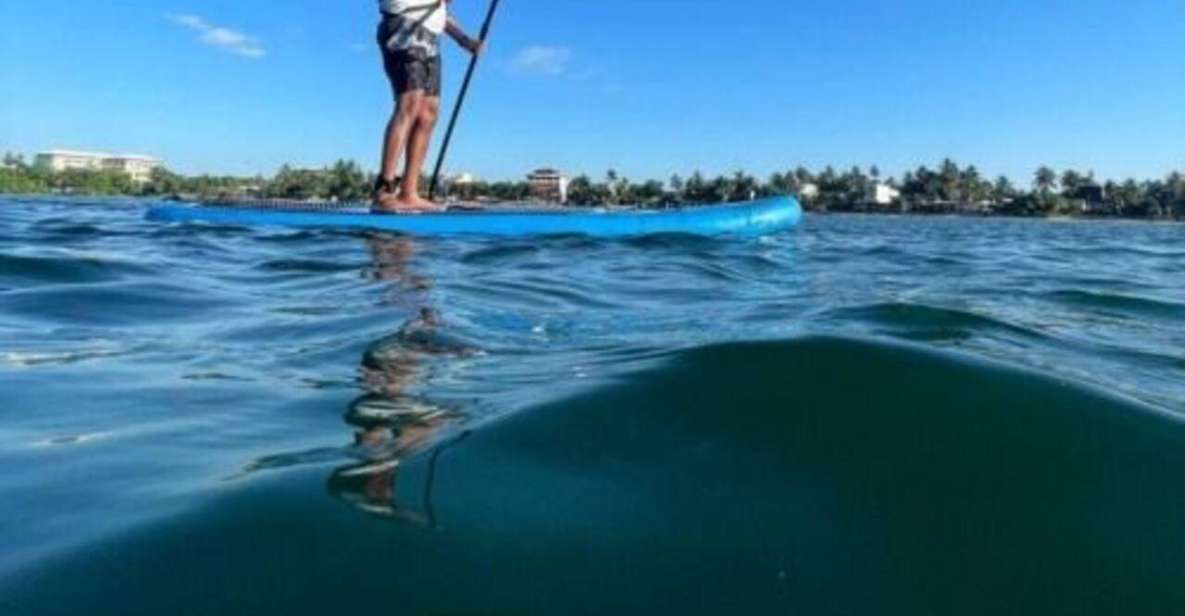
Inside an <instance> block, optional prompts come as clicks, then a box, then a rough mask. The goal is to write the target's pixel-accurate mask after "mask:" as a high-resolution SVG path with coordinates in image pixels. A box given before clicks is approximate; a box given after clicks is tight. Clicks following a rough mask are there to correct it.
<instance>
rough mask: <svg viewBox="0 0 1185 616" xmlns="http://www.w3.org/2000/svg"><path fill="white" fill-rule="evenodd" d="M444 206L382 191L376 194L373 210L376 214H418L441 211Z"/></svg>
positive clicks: (418, 198)
mask: <svg viewBox="0 0 1185 616" xmlns="http://www.w3.org/2000/svg"><path fill="white" fill-rule="evenodd" d="M444 209H445V208H444V206H442V205H439V204H436V203H433V202H431V201H427V200H424V199H421V198H420V197H418V196H417V197H414V198H412V199H408V198H405V197H403V196H401V195H396V194H394V193H389V192H382V193H379V194H378V195H376V196H375V198H374V206H373V207H372V208H371V211H372V212H374V213H376V214H416V213H424V212H439V211H442V210H444Z"/></svg>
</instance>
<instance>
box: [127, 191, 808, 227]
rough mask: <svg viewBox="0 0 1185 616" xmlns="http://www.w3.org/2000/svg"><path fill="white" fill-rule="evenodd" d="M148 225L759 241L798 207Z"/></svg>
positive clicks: (486, 212)
mask: <svg viewBox="0 0 1185 616" xmlns="http://www.w3.org/2000/svg"><path fill="white" fill-rule="evenodd" d="M147 217H148V219H149V220H153V221H158V222H176V223H209V224H219V225H239V226H264V227H296V228H327V229H361V230H374V231H395V232H399V233H408V234H412V235H460V234H476V235H507V236H525V235H556V234H569V233H574V234H583V235H592V236H600V237H623V236H634V235H649V234H654V233H692V234H697V235H721V234H737V235H763V234H769V233H776V232H778V231H784V230H786V229H790V228H793V227H794V226H795V225H797V224H798V222H799V220H801V219H802V208H801V207H800V206H799V204H798V201H796V200H794V199H792V198H790V197H775V198H770V199H763V200H760V201H749V202H745V203H730V204H723V205H710V206H696V207H684V208H677V209H667V210H643V209H632V208H614V209H588V208H542V207H541V208H522V207H519V208H504V207H493V208H486V209H476V210H449V211H446V212H440V213H431V214H372V213H370V212H369V211H368V210H367V209H366V208H365V206H362V205H359V206H357V207H356V208H351V207H349V206H341V205H338V206H334V208H333V209H331V210H318V209H313V208H306V209H299V206H295V205H293V206H291V207H281V208H274V207H252V206H250V205H234V206H228V205H161V206H157V207H153V208H152V209H150V210H149V211H148V214H147Z"/></svg>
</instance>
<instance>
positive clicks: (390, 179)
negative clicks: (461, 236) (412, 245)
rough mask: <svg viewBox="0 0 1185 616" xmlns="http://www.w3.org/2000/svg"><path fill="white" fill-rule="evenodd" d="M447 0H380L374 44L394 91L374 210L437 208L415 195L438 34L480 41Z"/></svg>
mask: <svg viewBox="0 0 1185 616" xmlns="http://www.w3.org/2000/svg"><path fill="white" fill-rule="evenodd" d="M449 1H450V0H379V10H380V11H381V12H382V20H381V21H380V22H379V28H378V44H379V49H380V50H381V52H382V56H383V70H384V71H385V72H386V73H387V78H388V80H390V82H391V90H392V92H393V93H394V95H395V112H394V113H393V114H392V116H391V121H390V122H388V123H387V132H386V136H385V139H384V140H383V154H382V166H381V168H380V172H379V177H378V180H377V181H376V182H375V188H374V209H375V211H378V212H419V211H424V210H434V209H438V206H437V205H436V204H434V203H432V202H431V201H427V200H425V199H422V198H421V197H420V195H419V185H420V172H421V170H422V169H423V167H424V158H425V157H426V156H427V154H428V143H429V141H430V140H431V138H432V130H433V129H434V128H435V127H436V118H437V116H439V115H440V90H441V57H440V35H441V34H442V33H447V34H448V35H449V36H450V37H452V39H453V40H455V41H456V42H457V44H459V45H460V46H461V47H464V48H465V49H467V50H469V52H470V53H473V54H478V53H481V48H482V43H481V42H480V41H478V40H476V39H473V38H471V37H470V36H469V35H467V34H465V31H464V30H462V29H461V27H460V26H459V25H458V24H457V22H456V21H454V20H453V18H452V17H451V16H450V15H449V14H448V2H449ZM404 150H406V158H407V164H406V166H405V167H404V171H403V181H402V182H400V184H399V186H398V187H397V186H396V185H395V183H396V172H397V169H398V166H399V158H400V154H401V153H402V152H403V151H404Z"/></svg>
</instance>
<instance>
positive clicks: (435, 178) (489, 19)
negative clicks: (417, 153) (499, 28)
mask: <svg viewBox="0 0 1185 616" xmlns="http://www.w3.org/2000/svg"><path fill="white" fill-rule="evenodd" d="M500 1H501V0H492V2H490V10H489V12H488V13H486V21H485V23H484V24H482V26H481V34H480V35H479V36H478V37H477V41H478V45H479V49H480V46H481V45H484V44H485V42H486V37H487V36H489V34H490V25H492V24H493V23H494V13H496V12H497V11H498V2H500ZM478 57H479V56H478V54H473V57H472V58H470V60H469V70H467V71H465V81H464V82H463V83H462V84H461V94H460V95H459V96H457V104H456V106H454V107H453V115H452V117H451V118H449V121H448V130H446V131H445V133H444V143H442V144H441V146H440V155H439V156H438V157H437V158H436V169H434V170H433V171H432V184H431V185H430V186H429V187H428V198H430V199H435V198H436V187H437V186H438V185H439V182H440V170H441V169H442V168H443V167H444V158H445V156H447V155H448V146H449V144H450V143H451V142H452V140H453V130H455V129H456V128H457V118H459V117H460V116H461V106H462V105H464V104H465V95H466V94H468V93H469V82H471V81H472V80H473V72H474V71H475V70H476V69H477V60H478Z"/></svg>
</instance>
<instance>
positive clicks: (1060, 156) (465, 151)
mask: <svg viewBox="0 0 1185 616" xmlns="http://www.w3.org/2000/svg"><path fill="white" fill-rule="evenodd" d="M485 2H486V0H456V1H455V2H454V5H453V11H454V14H456V15H457V16H458V18H460V19H461V20H462V21H463V22H465V23H466V24H467V25H469V26H470V28H471V29H473V30H476V28H477V26H478V24H479V22H480V19H481V16H482V14H483V12H484V10H485ZM375 20H376V5H375V3H374V2H371V1H369V0H357V1H355V2H349V1H343V0H290V1H288V2H267V3H265V2H253V1H244V0H208V1H204V2H196V1H194V0H188V1H187V2H186V1H184V0H182V1H181V2H178V3H175V4H174V3H172V2H169V1H166V2H159V1H157V0H153V1H146V0H112V1H111V2H87V3H65V4H63V3H47V2H33V1H32V0H7V1H5V2H3V4H2V5H0V150H15V151H20V152H24V153H32V152H35V151H37V150H41V149H49V148H81V149H100V150H111V151H120V152H138V153H147V154H153V155H157V156H160V157H163V158H165V159H167V161H168V163H169V165H170V166H171V167H172V168H174V169H176V170H179V171H182V172H186V173H196V172H217V173H236V174H238V173H264V174H270V173H272V172H274V170H275V169H276V168H277V167H278V166H279V165H280V164H281V163H283V162H292V163H294V164H298V165H318V166H319V165H323V164H327V163H330V162H332V161H333V160H335V159H337V158H353V159H356V160H358V161H360V162H362V163H363V164H364V166H366V167H367V168H374V167H375V166H376V164H375V160H374V159H375V157H376V156H377V151H378V140H379V132H380V129H381V127H382V125H383V123H384V121H385V119H386V116H387V114H389V112H390V94H389V90H388V87H387V85H386V82H385V80H384V78H383V76H382V74H381V72H380V70H379V64H378V56H377V51H376V49H375V45H374V42H373V33H374V27H375ZM491 45H492V46H491V49H490V53H489V54H488V56H487V57H486V59H485V61H484V64H483V66H482V68H481V69H480V73H479V75H478V78H477V81H476V82H475V85H474V90H473V92H472V95H471V99H470V101H469V104H468V105H467V108H466V112H465V116H464V117H463V119H462V124H461V126H460V129H459V132H458V135H457V139H456V141H455V146H454V149H453V151H452V154H451V156H450V167H451V168H453V169H457V170H469V171H473V172H475V173H477V174H479V175H481V176H483V177H488V178H517V177H520V176H522V175H523V174H524V173H525V172H526V171H528V170H529V169H531V168H533V167H536V166H543V165H555V166H559V167H561V168H564V169H567V170H569V171H572V172H588V173H590V174H592V175H594V176H597V177H599V176H601V175H603V173H604V171H605V170H606V169H608V168H614V169H617V170H618V171H619V172H621V173H622V174H623V175H626V176H628V177H631V178H635V179H637V178H643V177H657V178H666V177H668V176H669V175H670V174H671V173H672V172H687V171H690V170H694V169H701V170H703V171H704V172H707V173H718V172H728V171H731V170H734V169H738V168H744V169H747V170H749V171H752V172H755V173H758V174H760V175H763V176H764V175H766V174H768V173H769V172H771V171H774V170H782V169H787V168H791V167H793V166H796V165H799V164H803V165H806V166H808V167H812V168H815V167H820V166H822V165H825V164H834V165H836V166H838V167H841V168H842V167H848V166H851V165H862V166H867V165H870V164H873V163H876V164H879V165H880V166H881V168H882V169H883V170H884V171H886V172H889V173H892V174H899V173H900V172H902V171H904V170H905V169H906V168H911V167H913V166H916V165H918V164H923V163H925V164H934V163H936V162H938V161H939V160H941V159H942V158H943V157H947V156H950V157H953V158H955V159H957V160H961V161H963V162H974V163H976V164H977V165H979V166H980V168H981V169H982V170H983V171H984V172H985V173H988V174H992V175H995V174H998V173H1005V174H1008V175H1010V176H1012V177H1013V178H1014V179H1016V180H1018V181H1021V182H1025V183H1027V182H1028V180H1029V178H1030V175H1031V172H1032V170H1033V169H1034V168H1035V167H1036V166H1037V165H1039V164H1042V163H1048V164H1051V165H1053V166H1055V167H1058V168H1063V167H1071V166H1072V167H1076V168H1080V169H1083V170H1094V171H1096V172H1097V173H1098V174H1099V176H1101V177H1123V176H1129V175H1132V176H1137V177H1150V176H1160V175H1163V174H1164V173H1165V172H1167V171H1169V170H1170V169H1173V168H1177V169H1181V168H1185V3H1183V2H1181V0H1127V1H1125V2H1117V1H1115V0H1080V1H1077V2H1063V1H1053V0H1049V1H1044V0H996V1H989V0H967V1H964V2H950V1H949V0H944V1H938V0H925V1H915V2H891V1H883V0H882V1H872V0H851V1H846V2H845V1H831V2H825V1H822V0H820V1H815V2H803V1H795V0H732V1H730V2H723V1H718V2H706V1H700V0H550V1H545V0H503V9H502V11H501V12H500V14H499V17H498V21H497V22H496V24H495V29H494V33H493V38H492V41H491ZM446 62H447V70H448V78H447V80H446V104H449V103H450V102H451V96H452V95H454V94H455V93H456V91H457V86H458V84H459V81H460V78H461V76H462V73H463V72H464V62H465V59H464V57H462V55H461V54H460V53H459V52H458V51H456V50H455V48H452V49H451V50H450V52H449V54H448V55H447V57H446ZM440 132H443V130H441V131H440Z"/></svg>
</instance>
